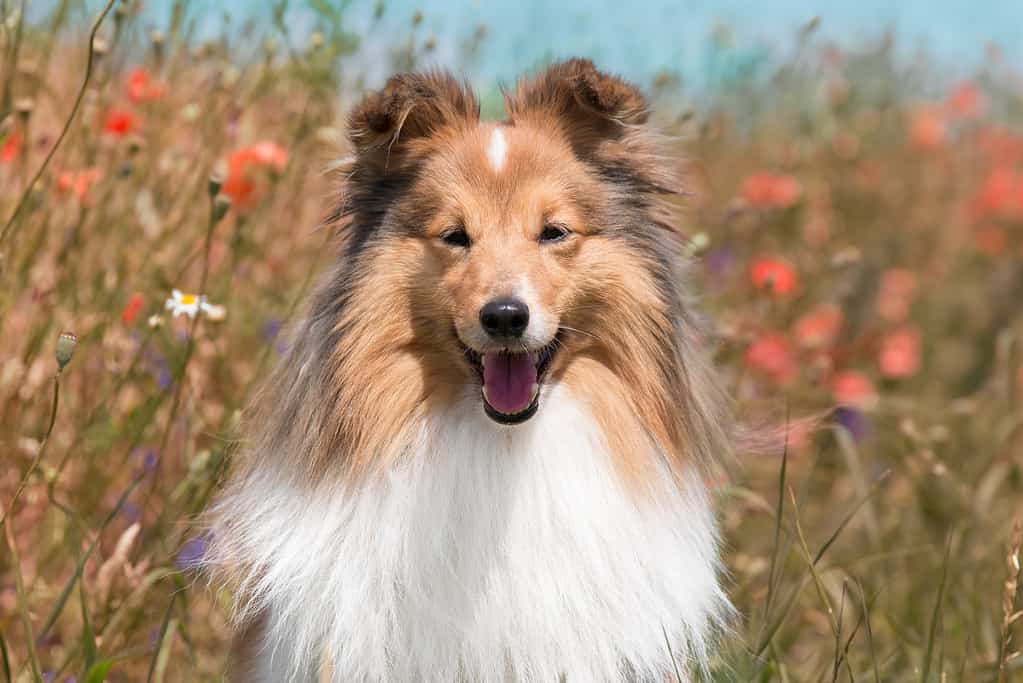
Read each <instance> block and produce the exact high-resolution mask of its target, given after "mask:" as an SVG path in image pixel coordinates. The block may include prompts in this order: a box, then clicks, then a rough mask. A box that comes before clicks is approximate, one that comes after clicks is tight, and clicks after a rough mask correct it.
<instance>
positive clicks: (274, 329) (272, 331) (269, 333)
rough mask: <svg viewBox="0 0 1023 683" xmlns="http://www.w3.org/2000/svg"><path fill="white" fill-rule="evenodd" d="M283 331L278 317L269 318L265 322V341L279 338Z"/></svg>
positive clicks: (268, 341)
mask: <svg viewBox="0 0 1023 683" xmlns="http://www.w3.org/2000/svg"><path fill="white" fill-rule="evenodd" d="M280 333H281V321H280V320H278V319H277V318H267V319H266V320H265V321H264V322H263V341H265V342H266V343H267V344H269V343H270V342H272V341H273V340H274V339H276V338H277V335H279V334H280Z"/></svg>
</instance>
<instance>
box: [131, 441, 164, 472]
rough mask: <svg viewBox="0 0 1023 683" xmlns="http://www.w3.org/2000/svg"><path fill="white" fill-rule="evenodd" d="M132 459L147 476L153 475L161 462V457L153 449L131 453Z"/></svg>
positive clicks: (136, 450) (137, 449)
mask: <svg viewBox="0 0 1023 683" xmlns="http://www.w3.org/2000/svg"><path fill="white" fill-rule="evenodd" d="M131 459H132V460H134V461H135V462H136V463H137V464H138V465H139V466H140V467H141V468H142V472H143V473H145V474H152V473H153V472H155V471H156V466H157V465H158V464H159V462H160V456H159V455H158V454H157V452H156V451H154V450H153V449H152V448H142V447H139V448H136V449H134V450H132V452H131Z"/></svg>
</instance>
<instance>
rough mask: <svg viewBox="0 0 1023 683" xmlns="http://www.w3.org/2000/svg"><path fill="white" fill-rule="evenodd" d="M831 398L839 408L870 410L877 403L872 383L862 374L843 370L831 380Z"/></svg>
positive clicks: (875, 391)
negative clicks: (848, 407) (849, 407)
mask: <svg viewBox="0 0 1023 683" xmlns="http://www.w3.org/2000/svg"><path fill="white" fill-rule="evenodd" d="M830 384H831V397H832V398H833V399H834V400H835V403H837V404H838V405H840V406H851V407H854V408H861V409H862V408H870V407H872V406H873V405H874V404H875V403H876V402H877V390H876V389H874V383H873V382H871V381H870V379H869V378H868V377H867V376H866V375H864V374H863V373H862V372H857V371H855V370H844V371H842V372H839V373H836V374H835V375H834V376H833V377H832V378H831V382H830Z"/></svg>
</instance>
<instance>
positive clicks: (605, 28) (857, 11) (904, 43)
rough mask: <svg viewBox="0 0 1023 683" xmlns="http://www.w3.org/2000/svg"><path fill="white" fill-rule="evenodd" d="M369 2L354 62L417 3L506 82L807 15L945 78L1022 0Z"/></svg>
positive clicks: (783, 31)
mask: <svg viewBox="0 0 1023 683" xmlns="http://www.w3.org/2000/svg"><path fill="white" fill-rule="evenodd" d="M52 1H53V0H49V2H52ZM308 1H309V0H293V1H292V3H291V4H292V6H293V7H292V10H291V12H290V14H289V22H290V23H291V24H292V25H293V27H294V29H295V32H296V33H298V34H301V33H303V32H304V31H307V30H308V26H309V25H310V21H311V19H310V17H311V13H310V12H309V11H308V10H307V9H305V8H306V7H307V6H308ZM326 1H327V2H330V3H332V4H334V3H336V2H337V0H326ZM42 4H43V5H45V4H47V1H46V0H44V2H43V3H42ZM86 4H87V5H90V6H93V7H94V6H95V5H96V4H98V3H97V1H96V0H86ZM146 4H147V12H148V16H149V17H150V18H151V19H150V21H151V22H152V23H154V24H159V23H162V22H163V21H165V17H166V16H167V9H168V7H169V6H170V4H171V3H170V0H149V1H148V2H147V3H146ZM189 4H190V8H191V14H192V16H193V17H195V18H196V19H197V20H198V23H199V24H200V25H201V26H202V27H203V29H204V30H205V31H214V30H219V25H220V17H221V16H222V14H223V12H225V11H228V12H230V13H231V14H233V15H234V16H236V17H238V16H254V17H258V18H264V19H265V18H267V17H269V14H270V5H271V2H269V1H266V0H265V1H263V2H248V1H246V0H219V1H218V0H193V1H192V2H190V3H189ZM374 5H375V0H354V1H353V2H352V3H351V6H350V8H349V10H348V14H347V15H348V17H349V18H350V22H351V26H352V28H353V29H355V30H357V31H358V32H360V33H363V34H364V35H366V36H367V40H366V43H365V48H364V52H363V59H364V61H365V66H367V67H368V68H369V69H370V72H371V73H372V72H373V70H374V67H380V70H385V69H386V67H385V66H384V60H383V59H382V57H383V56H384V55H386V54H387V51H388V50H389V49H390V48H391V47H392V46H393V45H394V44H396V43H397V42H400V41H401V40H403V39H405V38H407V36H408V29H409V25H410V24H409V18H410V17H411V16H412V14H413V13H414V12H415V11H416V10H420V11H422V12H423V15H424V21H423V25H422V26H421V27H420V29H419V30H420V35H421V36H422V37H425V36H427V35H434V36H436V38H437V44H438V48H437V50H436V52H435V55H434V57H433V60H434V62H436V63H437V64H439V65H441V66H448V67H455V68H461V67H462V66H463V64H462V63H461V62H462V60H461V58H460V56H459V55H460V53H459V45H460V44H461V43H462V42H463V41H464V39H466V38H467V37H468V36H470V35H471V34H472V32H473V31H474V30H475V29H476V27H477V26H479V25H480V24H484V25H486V26H487V29H488V37H487V40H486V43H485V45H484V49H483V52H482V54H481V55H480V59H479V60H478V62H477V64H476V69H475V71H474V75H475V76H476V77H477V78H480V79H487V80H495V79H496V80H505V81H507V80H510V79H511V78H513V77H514V75H515V74H517V73H519V72H521V71H522V70H523V69H528V68H530V67H532V66H534V65H535V64H536V63H537V62H538V61H540V60H542V59H544V58H545V57H547V56H567V55H577V54H578V55H586V56H590V57H593V58H594V59H595V60H597V61H598V62H599V63H600V64H601V66H603V67H604V68H607V69H610V70H614V71H617V72H620V73H623V74H625V75H627V76H630V77H633V78H638V79H644V78H647V77H649V76H650V75H651V74H654V73H656V72H658V71H661V70H664V69H670V70H674V71H676V72H678V73H680V74H682V75H683V76H684V77H686V78H687V79H688V80H696V81H698V80H699V71H700V69H701V65H702V63H703V62H702V55H703V54H704V52H703V51H704V49H705V46H706V43H707V37H708V35H709V34H710V32H711V31H712V29H713V28H714V26H715V25H717V24H720V23H723V24H727V25H728V26H729V27H730V29H731V30H732V32H733V40H734V44H735V45H736V46H737V47H738V49H739V50H749V51H757V50H759V51H762V52H763V51H766V52H769V53H770V52H776V53H781V52H782V51H784V50H785V49H786V47H788V46H790V45H791V44H792V36H793V35H794V34H795V32H796V31H797V30H798V27H799V26H800V25H802V24H804V23H805V22H806V21H807V20H808V19H810V18H811V17H813V16H819V17H820V18H821V25H820V34H821V35H822V36H823V37H825V38H828V39H833V40H835V41H836V42H838V43H839V44H861V43H862V42H863V41H865V40H872V39H877V38H878V37H879V36H880V35H881V34H882V33H883V31H884V30H885V29H887V28H891V29H893V30H894V31H895V34H896V36H897V41H898V42H897V44H898V45H899V47H900V50H901V51H902V53H903V54H905V55H910V54H914V53H916V52H917V51H919V50H920V49H923V50H924V51H926V53H927V54H928V55H930V56H931V57H932V58H933V59H934V61H935V64H936V67H937V70H939V71H944V72H948V73H949V77H950V78H958V77H962V76H966V75H969V73H970V72H971V71H972V70H974V69H976V67H977V66H978V65H979V64H980V63H981V61H982V60H983V56H984V50H985V45H986V44H988V43H989V42H991V43H994V44H996V45H997V46H998V47H999V48H1000V49H1001V50H1002V52H1003V54H1004V56H1005V59H1006V61H1007V62H1009V63H1011V64H1015V65H1016V66H1017V67H1023V0H819V1H817V2H810V1H807V0H769V1H768V0H745V1H744V0H648V1H646V2H643V1H635V2H623V1H622V0H567V1H564V0H563V1H561V2H547V1H546V0H517V1H494V0H385V5H384V7H385V10H384V15H383V18H382V20H381V21H380V22H379V23H378V24H374V29H373V30H372V31H367V29H368V27H369V26H370V25H371V22H372V14H373V7H374ZM374 76H377V77H382V76H383V74H382V73H381V74H374ZM371 80H372V79H371Z"/></svg>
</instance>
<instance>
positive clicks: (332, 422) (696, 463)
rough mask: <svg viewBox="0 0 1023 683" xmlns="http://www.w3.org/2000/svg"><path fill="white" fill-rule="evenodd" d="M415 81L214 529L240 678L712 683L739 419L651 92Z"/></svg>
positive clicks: (343, 210)
mask: <svg viewBox="0 0 1023 683" xmlns="http://www.w3.org/2000/svg"><path fill="white" fill-rule="evenodd" d="M504 103H505V110H506V116H507V118H506V119H505V120H503V121H499V122H497V121H495V122H489V121H482V120H480V115H479V104H478V101H477V99H476V97H475V95H474V94H473V92H472V90H471V89H470V87H469V86H468V85H467V84H465V83H463V82H461V81H459V80H457V79H455V78H453V77H452V76H451V75H448V74H446V73H442V72H429V73H419V74H403V75H398V76H394V77H393V78H391V79H390V80H389V81H388V82H387V84H386V86H385V87H384V88H383V89H381V90H379V91H375V92H371V93H370V94H368V95H367V96H366V97H365V98H364V99H363V100H362V102H361V103H360V104H358V106H356V107H355V109H354V110H353V111H352V112H351V114H350V118H349V121H348V124H349V126H348V130H349V139H350V143H351V148H352V156H351V157H350V159H349V160H347V161H346V162H345V164H346V165H345V168H344V174H343V175H344V181H343V190H342V192H341V194H340V200H339V203H338V205H337V208H336V210H335V211H334V212H333V214H332V217H333V219H334V222H335V223H336V224H337V227H338V230H337V234H338V257H337V259H336V262H335V263H334V265H333V267H332V268H330V269H329V271H328V272H327V273H326V274H325V276H324V277H323V279H322V281H321V282H320V283H319V286H318V288H317V289H316V290H315V292H314V293H313V294H312V295H311V298H310V301H309V302H308V305H307V308H306V310H305V314H304V317H303V319H302V320H301V322H300V323H298V324H297V326H296V327H295V329H294V330H293V331H292V335H291V340H290V345H289V348H288V351H287V352H286V354H285V356H284V357H283V359H282V360H281V362H280V363H279V366H278V367H277V369H276V371H275V372H274V374H273V375H272V376H271V377H270V378H269V381H268V382H267V383H266V385H265V388H264V390H263V392H262V396H261V398H260V399H259V401H258V402H257V406H256V407H255V408H254V418H253V419H251V420H250V428H249V432H248V434H247V438H246V439H245V444H246V445H245V446H244V448H243V449H242V450H243V452H242V453H240V454H239V456H240V457H239V458H238V459H237V460H238V462H237V464H236V466H235V468H234V471H233V472H232V473H231V475H230V476H229V478H228V481H227V483H226V485H225V490H224V492H223V494H222V495H221V497H220V499H219V502H218V503H217V504H216V505H215V507H214V508H213V510H212V526H213V529H212V538H213V541H212V545H211V551H210V559H209V561H210V563H211V565H212V566H213V567H214V568H215V569H216V570H217V571H219V572H220V575H221V576H224V577H228V578H230V580H231V585H232V587H233V589H234V591H235V594H236V595H237V607H236V610H235V618H236V621H237V624H238V626H239V631H240V633H239V637H238V643H237V646H236V648H235V657H234V659H235V666H236V668H235V672H236V673H235V676H236V679H237V680H245V681H275V682H276V681H308V680H314V681H315V680H331V681H343V682H345V683H364V682H365V683H375V682H378V681H424V682H431V683H432V682H438V683H460V682H477V681H478V682H481V683H499V682H500V683H504V682H507V681H537V682H540V681H543V682H547V683H556V682H557V681H567V682H568V683H576V682H582V683H591V682H598V681H657V682H663V681H666V680H674V679H675V678H676V676H679V677H681V678H682V679H683V680H690V679H691V678H692V677H693V676H696V675H697V674H698V672H699V671H700V670H701V669H702V668H704V667H705V666H706V663H707V661H708V657H709V655H710V654H711V653H712V650H713V647H714V642H715V638H716V636H717V635H718V634H719V633H721V631H722V630H723V629H726V628H727V622H728V621H729V619H730V614H731V607H730V606H729V602H728V599H727V597H726V595H725V592H724V591H723V590H722V587H721V585H720V576H719V574H720V568H719V561H718V534H717V529H716V524H715V517H714V513H713V510H712V507H711V502H710V496H709V493H708V489H707V485H706V483H705V481H706V479H707V471H708V467H710V466H711V464H712V463H714V462H715V461H718V460H719V459H720V457H721V456H722V454H724V453H725V452H727V451H728V450H729V449H730V444H731V441H732V437H731V434H730V432H731V429H730V426H729V425H730V420H729V418H728V414H727V410H726V407H725V405H726V404H725V401H724V400H723V398H722V395H721V392H720V391H719V389H718V387H717V383H716V381H715V379H714V374H713V372H712V370H711V368H710V366H709V364H708V362H707V360H706V358H705V357H706V355H707V350H706V349H705V348H704V346H705V342H704V339H705V332H702V331H701V319H700V317H699V315H698V314H697V313H696V312H695V310H694V308H693V305H692V302H691V297H690V295H689V293H688V291H687V288H686V284H685V283H686V279H685V272H684V271H685V267H686V264H685V259H684V253H685V238H684V236H683V235H682V234H681V233H680V232H679V230H678V228H677V225H676V222H675V219H674V217H673V211H672V207H673V205H675V204H676V203H677V198H676V197H674V196H673V195H677V194H678V191H679V183H678V180H677V178H676V176H675V173H674V172H673V168H674V167H676V166H678V163H677V162H675V163H673V162H672V160H671V159H670V158H668V157H666V156H665V155H664V154H663V153H662V145H663V141H662V138H660V137H659V136H658V135H657V133H656V132H655V131H653V130H652V129H651V127H650V125H649V123H648V117H649V107H648V104H647V101H646V100H645V99H644V97H643V95H642V94H641V92H640V91H639V90H638V89H637V88H636V87H634V86H633V85H631V84H629V83H627V82H625V81H623V80H621V79H620V78H618V77H615V76H612V75H608V74H605V73H602V72H600V71H598V70H597V69H595V68H594V66H593V64H592V63H591V62H589V61H586V60H580V59H573V60H569V61H565V62H561V63H558V64H554V65H553V66H550V67H549V68H547V69H545V70H543V71H542V72H541V73H539V74H537V75H534V76H532V77H526V78H523V79H522V80H520V81H519V82H518V83H517V84H516V85H515V86H514V87H513V88H510V89H508V90H507V91H506V92H505V102H504Z"/></svg>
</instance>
